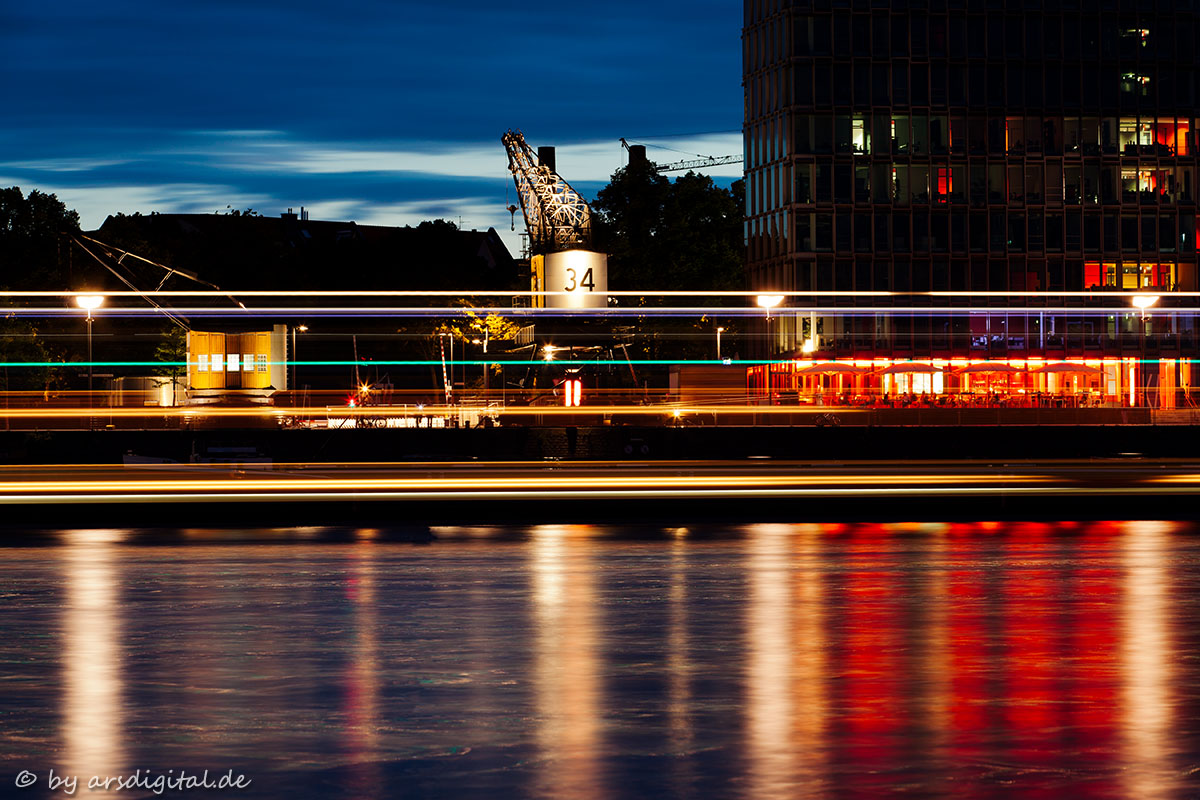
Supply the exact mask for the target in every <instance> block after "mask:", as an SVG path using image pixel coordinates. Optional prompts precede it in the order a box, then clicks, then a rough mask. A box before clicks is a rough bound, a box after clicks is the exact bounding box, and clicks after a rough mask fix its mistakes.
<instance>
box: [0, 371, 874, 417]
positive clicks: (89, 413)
mask: <svg viewBox="0 0 1200 800" xmlns="http://www.w3.org/2000/svg"><path fill="white" fill-rule="evenodd" d="M372 363H376V362H372ZM871 410H872V409H870V408H856V407H853V406H755V405H745V404H741V405H707V406H695V405H689V406H678V405H670V404H663V405H650V406H643V405H592V406H589V405H583V406H576V407H572V408H564V407H563V406H559V405H553V406H508V407H507V408H500V407H497V408H488V407H484V406H461V407H459V406H426V407H424V408H421V409H418V408H417V407H416V406H409V407H407V408H399V407H393V406H355V407H353V408H351V407H350V406H320V407H310V408H275V407H270V408H230V407H213V408H204V407H203V406H145V407H139V408H107V407H103V408H101V407H96V408H86V407H70V408H65V407H64V408H0V419H5V418H9V419H39V418H44V419H65V418H79V417H84V418H86V417H96V418H99V417H123V418H132V417H183V418H201V417H256V418H264V417H304V418H323V417H325V416H328V415H334V416H337V417H417V418H420V417H456V416H458V414H460V413H471V412H476V413H483V414H486V415H487V416H525V417H528V416H542V415H551V416H560V415H565V416H574V415H589V414H590V415H595V414H621V415H629V414H639V415H651V416H662V415H664V414H665V415H674V414H675V413H676V412H678V413H679V414H680V415H682V416H686V415H691V414H731V413H733V414H830V413H835V414H836V415H837V416H841V415H843V414H845V415H853V414H863V413H867V412H869V411H871Z"/></svg>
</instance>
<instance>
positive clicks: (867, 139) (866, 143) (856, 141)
mask: <svg viewBox="0 0 1200 800" xmlns="http://www.w3.org/2000/svg"><path fill="white" fill-rule="evenodd" d="M850 143H851V145H852V146H853V148H854V152H855V153H860V154H861V153H869V152H871V131H870V130H869V129H868V128H867V122H866V120H865V119H863V118H862V117H861V116H859V117H855V118H854V119H853V120H851V121H850Z"/></svg>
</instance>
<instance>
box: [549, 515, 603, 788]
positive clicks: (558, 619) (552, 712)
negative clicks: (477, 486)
mask: <svg viewBox="0 0 1200 800" xmlns="http://www.w3.org/2000/svg"><path fill="white" fill-rule="evenodd" d="M530 545H531V547H530V555H531V568H532V573H533V603H534V615H535V617H536V619H537V634H536V637H537V640H536V642H535V643H534V647H535V650H536V654H537V655H536V662H535V671H536V676H535V680H536V691H537V704H538V713H539V720H540V722H539V725H538V729H537V739H538V744H539V748H540V750H541V754H542V755H541V757H542V759H543V760H544V765H545V766H544V772H543V774H542V775H541V776H540V780H538V781H537V784H538V789H539V793H540V794H541V795H542V796H546V797H572V798H576V797H577V798H581V799H582V800H586V799H587V798H592V797H596V798H602V797H607V796H608V793H607V791H606V789H605V786H604V782H603V776H602V774H601V766H600V748H601V742H600V735H601V734H600V732H601V724H602V721H603V715H604V713H605V709H604V707H603V697H602V693H601V685H600V678H601V676H600V670H601V664H600V663H599V660H598V657H597V624H598V622H597V617H598V615H599V609H598V608H597V598H596V593H595V579H596V578H595V571H594V566H593V563H592V556H593V554H594V551H595V543H594V542H593V541H592V540H591V539H590V538H589V531H588V529H587V528H584V527H582V526H566V525H564V526H558V525H541V526H538V527H536V528H534V529H533V531H532V533H531V536H530Z"/></svg>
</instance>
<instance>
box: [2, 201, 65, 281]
mask: <svg viewBox="0 0 1200 800" xmlns="http://www.w3.org/2000/svg"><path fill="white" fill-rule="evenodd" d="M78 232H79V215H78V214H76V213H75V212H74V211H70V210H68V209H67V207H66V206H65V205H63V204H62V203H61V202H60V201H59V199H58V197H57V196H55V195H53V194H45V193H43V192H39V191H38V190H36V189H34V190H32V191H30V192H29V194H28V196H25V195H22V194H21V189H20V187H18V186H13V187H11V188H8V189H0V286H3V287H4V288H6V289H10V290H22V289H27V290H28V289H65V288H68V287H67V283H68V280H69V278H70V276H69V274H68V269H67V267H66V265H68V264H69V263H70V255H69V252H70V251H69V245H68V243H67V242H66V241H64V238H63V234H64V233H78Z"/></svg>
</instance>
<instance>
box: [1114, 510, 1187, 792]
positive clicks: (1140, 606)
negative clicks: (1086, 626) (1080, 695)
mask: <svg viewBox="0 0 1200 800" xmlns="http://www.w3.org/2000/svg"><path fill="white" fill-rule="evenodd" d="M1173 530H1174V526H1173V525H1171V524H1170V523H1164V522H1128V523H1126V524H1125V543H1124V558H1123V561H1124V563H1125V614H1124V617H1125V618H1124V625H1123V628H1124V631H1123V633H1124V636H1123V637H1122V647H1121V669H1122V679H1123V680H1122V683H1123V686H1122V699H1123V701H1124V703H1123V705H1124V709H1123V711H1124V713H1123V720H1122V722H1123V726H1124V736H1123V739H1124V746H1125V750H1126V756H1125V764H1126V768H1125V770H1124V771H1123V772H1122V777H1123V780H1124V783H1125V796H1126V797H1137V798H1140V800H1153V798H1159V797H1162V798H1166V797H1173V796H1175V793H1176V788H1177V787H1176V786H1175V780H1174V778H1173V777H1172V775H1173V769H1172V764H1171V759H1170V743H1171V725H1172V716H1173V715H1172V713H1171V712H1172V708H1171V695H1170V685H1171V679H1172V676H1171V672H1172V670H1171V660H1172V650H1173V647H1172V643H1171V636H1170V630H1169V627H1168V619H1169V616H1170V594H1169V590H1168V587H1167V577H1168V555H1169V553H1170V549H1171V543H1170V541H1169V538H1170V534H1171V532H1172V531H1173Z"/></svg>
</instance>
